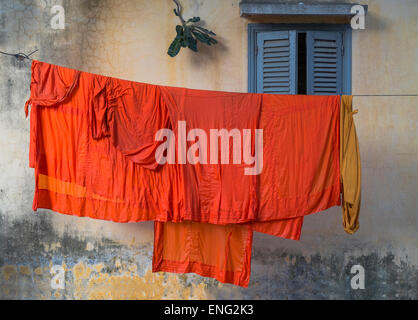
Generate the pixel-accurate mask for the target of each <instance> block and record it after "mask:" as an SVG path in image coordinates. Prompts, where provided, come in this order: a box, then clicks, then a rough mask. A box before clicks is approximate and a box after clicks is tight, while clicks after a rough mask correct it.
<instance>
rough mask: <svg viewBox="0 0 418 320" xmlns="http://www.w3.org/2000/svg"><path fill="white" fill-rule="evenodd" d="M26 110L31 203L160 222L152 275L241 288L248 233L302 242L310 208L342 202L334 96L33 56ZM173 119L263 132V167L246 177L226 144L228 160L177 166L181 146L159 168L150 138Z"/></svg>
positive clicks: (193, 125) (175, 123)
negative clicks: (92, 68) (151, 79)
mask: <svg viewBox="0 0 418 320" xmlns="http://www.w3.org/2000/svg"><path fill="white" fill-rule="evenodd" d="M29 105H31V106H32V108H31V111H30V113H31V119H30V126H31V129H30V166H31V167H34V168H35V181H36V184H35V195H34V202H33V209H34V210H36V209H37V208H47V209H52V210H54V211H57V212H61V213H65V214H71V215H75V216H82V217H90V218H95V219H103V220H111V221H115V222H139V221H146V220H154V221H156V222H155V237H154V257H153V271H168V272H181V273H183V272H195V273H198V274H201V275H203V276H209V277H214V278H216V279H218V280H220V281H223V282H230V283H234V284H237V285H241V286H247V285H248V283H249V276H250V265H251V244H252V233H253V231H259V232H264V233H269V234H272V235H275V236H279V237H284V238H289V239H295V240H297V239H299V237H300V232H301V227H302V223H303V217H304V216H305V215H307V214H311V213H315V212H319V211H321V210H324V209H326V208H328V207H330V206H333V205H339V204H340V203H339V201H340V184H339V180H340V173H339V108H340V100H339V97H338V96H329V97H320V96H276V95H268V94H245V93H230V92H217V91H207V90H192V89H183V88H174V87H166V86H156V85H150V84H144V83H138V82H132V81H126V80H120V79H115V78H111V77H105V76H100V75H95V74H91V73H87V72H80V71H76V70H73V69H68V68H63V67H59V66H55V65H51V64H47V63H43V62H39V61H33V64H32V81H31V96H30V99H29V100H28V102H27V104H26V106H25V109H26V112H27V111H28V106H29ZM179 121H180V122H181V121H184V122H185V124H186V129H187V131H186V133H187V132H189V130H191V129H201V130H202V131H203V132H206V133H207V137H209V136H210V132H209V131H210V130H211V129H227V130H232V129H238V130H240V132H243V130H244V129H248V130H250V132H251V133H254V132H255V130H256V129H260V128H261V129H263V140H264V142H263V170H262V172H261V174H260V175H244V169H245V168H246V167H249V165H247V164H243V163H241V164H234V163H233V161H232V160H233V152H232V151H233V149H232V144H231V146H230V154H229V158H230V159H229V160H231V161H230V162H229V164H225V163H207V164H202V163H198V164H191V163H188V162H187V161H186V163H179V162H181V161H179V159H180V158H181V157H182V156H184V155H181V154H180V153H179V151H178V150H176V154H175V156H176V162H175V163H165V164H164V165H161V164H159V163H160V161H158V160H160V158H161V157H163V154H159V153H158V149H159V148H160V147H161V146H162V144H163V141H156V139H155V136H156V133H157V132H158V131H159V130H160V129H171V130H172V131H173V132H174V133H178V132H179V131H181V130H180V129H181V128H179V123H180V122H179ZM176 138H177V137H176ZM186 141H187V139H186ZM241 141H243V140H241ZM241 141H240V142H241ZM193 142H195V141H192V140H190V141H187V142H186V146H187V147H188V148H190V147H191V146H192V144H193ZM250 143H251V150H253V151H254V134H253V135H252V140H251V141H250ZM209 151H210V150H209ZM208 155H209V152H208ZM208 157H209V156H208ZM220 158H221V152H220V153H219V159H220ZM186 160H187V159H186Z"/></svg>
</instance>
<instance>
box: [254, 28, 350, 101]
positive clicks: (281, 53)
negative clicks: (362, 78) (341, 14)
mask: <svg viewBox="0 0 418 320" xmlns="http://www.w3.org/2000/svg"><path fill="white" fill-rule="evenodd" d="M248 49H249V50H248V54H249V56H248V66H249V69H248V89H249V91H250V92H259V93H274V94H311V95H313V94H316V95H321V94H322V95H335V94H350V93H351V29H350V27H349V26H346V25H321V24H318V25H270V24H249V25H248Z"/></svg>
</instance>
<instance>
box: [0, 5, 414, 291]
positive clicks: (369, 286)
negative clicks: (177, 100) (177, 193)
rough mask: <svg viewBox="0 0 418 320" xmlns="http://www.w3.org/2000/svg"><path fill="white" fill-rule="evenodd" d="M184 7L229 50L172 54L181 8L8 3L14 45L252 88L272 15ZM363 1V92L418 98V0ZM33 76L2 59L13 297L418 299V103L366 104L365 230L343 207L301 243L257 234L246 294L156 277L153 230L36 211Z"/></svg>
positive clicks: (359, 40) (3, 22) (131, 70)
mask: <svg viewBox="0 0 418 320" xmlns="http://www.w3.org/2000/svg"><path fill="white" fill-rule="evenodd" d="M181 2H182V3H183V5H184V11H183V12H184V15H185V16H186V17H191V16H195V15H198V16H200V17H201V18H202V19H203V20H204V22H205V23H206V24H207V26H208V27H209V28H210V29H212V30H214V31H215V32H216V33H217V34H218V36H217V39H218V40H219V41H220V43H219V44H218V45H216V46H213V47H209V48H208V47H204V46H199V50H200V51H199V53H198V54H194V53H193V52H190V51H188V50H184V49H183V50H182V51H181V52H180V54H179V56H178V57H176V58H174V59H172V58H170V57H168V55H167V54H166V51H167V48H168V45H169V43H170V42H171V40H172V38H173V37H174V35H175V30H174V26H175V24H177V23H178V20H177V17H175V16H174V14H173V13H172V9H173V3H172V1H169V0H156V1H145V0H128V1H116V0H101V1H98V0H97V1H87V0H74V1H52V0H42V1H41V0H38V1H23V0H21V1H16V0H0V50H3V51H9V52H16V51H24V52H29V51H31V50H33V49H35V48H39V49H40V51H39V52H38V53H36V55H35V56H34V57H35V58H36V59H38V60H41V61H46V62H50V63H55V64H59V65H63V66H68V67H72V68H76V69H81V70H85V71H89V72H93V73H100V74H104V75H109V76H115V77H120V78H125V79H130V80H135V81H141V82H150V83H155V84H166V85H175V86H185V87H190V88H200V89H212V90H224V91H240V92H245V91H246V90H247V31H246V30H247V29H246V28H247V24H248V23H249V22H260V19H258V20H251V19H244V18H240V17H239V1H238V0H205V1H203V0H182V1H181ZM332 2H335V1H332ZM345 2H347V1H345ZM361 3H363V4H368V5H369V11H368V15H367V18H366V30H363V31H353V93H354V94H405V93H417V92H418V85H417V84H418V79H417V74H418V42H417V39H418V25H417V21H418V3H417V1H415V0H379V1H377V0H370V1H365V0H363V1H361ZM55 4H63V5H64V8H65V18H66V28H65V30H53V29H52V28H51V27H50V19H51V17H52V15H51V13H50V9H51V7H52V6H53V5H55ZM261 21H262V22H273V23H274V22H275V23H278V22H283V21H282V20H278V18H268V19H266V18H263V19H261ZM286 22H289V21H286ZM306 22H308V21H306ZM29 82H30V63H29V62H28V61H23V62H19V61H16V60H15V59H13V58H10V57H5V56H0V172H1V174H0V298H3V299H5V298H12V299H101V298H106V299H124V298H128V299H161V298H178V299H190V298H191V299H205V298H216V299H235V298H256V299H257V298H262V299H275V298H278V299H297V298H307V299H311V298H320V299H330V298H346V299H363V298H370V299H386V298H393V299H405V298H409V299H411V298H413V299H417V298H418V289H417V288H418V272H417V271H418V270H417V266H418V236H417V231H418V230H417V228H418V217H417V210H416V205H415V200H416V198H417V191H416V190H417V189H418V188H417V181H418V174H417V168H418V167H417V152H418V150H417V149H418V143H417V136H418V135H417V130H416V123H417V102H418V99H417V97H356V98H355V99H354V104H355V107H356V108H358V109H359V113H358V115H356V116H355V117H356V124H357V129H358V135H359V138H360V148H361V155H362V165H363V201H362V211H361V220H360V222H361V227H360V230H359V231H358V232H357V233H356V234H355V235H354V236H349V235H347V234H345V233H344V232H343V229H342V226H341V212H340V208H333V209H330V210H327V211H326V212H323V213H319V214H316V215H312V216H309V217H307V218H306V219H305V224H304V227H303V231H302V239H301V241H298V242H296V241H291V240H284V239H278V238H275V237H272V236H267V235H262V234H255V239H254V245H253V259H252V274H251V282H250V286H249V287H248V288H247V289H244V288H238V287H235V286H232V285H223V284H221V283H219V282H217V281H216V280H213V279H206V278H202V277H199V276H196V275H191V274H188V275H176V274H165V273H157V274H153V273H151V271H150V270H151V258H152V240H153V224H152V223H138V224H117V223H112V222H106V221H95V220H91V219H87V218H76V217H71V216H64V215H59V214H57V213H54V212H50V211H47V210H39V211H38V212H37V213H33V212H32V210H31V202H32V197H33V184H34V180H33V171H32V169H29V168H28V144H29V121H28V120H27V119H25V118H24V112H23V106H24V102H25V101H26V99H27V97H28V96H29ZM355 264H360V265H362V266H363V267H364V268H365V273H366V284H365V285H366V288H365V289H364V290H352V289H351V287H350V279H351V277H352V275H351V273H350V269H351V267H352V266H353V265H355ZM53 265H61V266H63V268H64V269H65V270H66V273H65V289H52V287H51V279H52V276H51V274H50V268H51V267H52V266H53Z"/></svg>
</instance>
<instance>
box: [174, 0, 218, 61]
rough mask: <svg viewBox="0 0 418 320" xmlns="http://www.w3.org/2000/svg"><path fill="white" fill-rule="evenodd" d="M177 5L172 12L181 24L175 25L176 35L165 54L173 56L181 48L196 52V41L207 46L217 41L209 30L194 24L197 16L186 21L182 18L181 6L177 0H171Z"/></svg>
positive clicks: (197, 19)
mask: <svg viewBox="0 0 418 320" xmlns="http://www.w3.org/2000/svg"><path fill="white" fill-rule="evenodd" d="M173 1H174V3H175V4H176V6H177V9H174V14H175V15H176V16H178V17H179V18H180V21H181V25H177V26H176V33H177V35H176V37H175V38H174V40H173V42H172V43H171V44H170V47H169V48H168V51H167V54H168V55H169V56H170V57H175V56H176V55H177V54H178V53H179V51H180V49H181V48H186V47H187V48H189V49H191V50H193V51H195V52H197V41H200V42H203V43H205V44H207V45H208V46H210V45H212V44H215V43H217V42H218V41H216V40H215V39H214V38H212V37H211V36H216V34H215V33H214V32H212V31H210V30H207V29H205V28H203V27H201V26H198V25H196V23H197V22H199V21H200V18H199V17H193V18H191V19H188V20H187V21H186V20H184V19H183V17H182V15H181V7H180V4H179V3H178V1H177V0H173Z"/></svg>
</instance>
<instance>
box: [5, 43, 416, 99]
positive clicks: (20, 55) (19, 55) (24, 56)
mask: <svg viewBox="0 0 418 320" xmlns="http://www.w3.org/2000/svg"><path fill="white" fill-rule="evenodd" d="M38 50H39V49H36V50H35V51H32V52H31V53H29V54H25V53H23V52H18V53H8V52H3V51H0V53H1V54H4V55H7V56H12V57H15V58H16V59H21V60H23V59H28V60H32V59H31V58H30V56H31V55H32V54H34V53H35V52H37V51H38ZM351 96H353V97H418V93H411V94H352V95H351Z"/></svg>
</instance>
